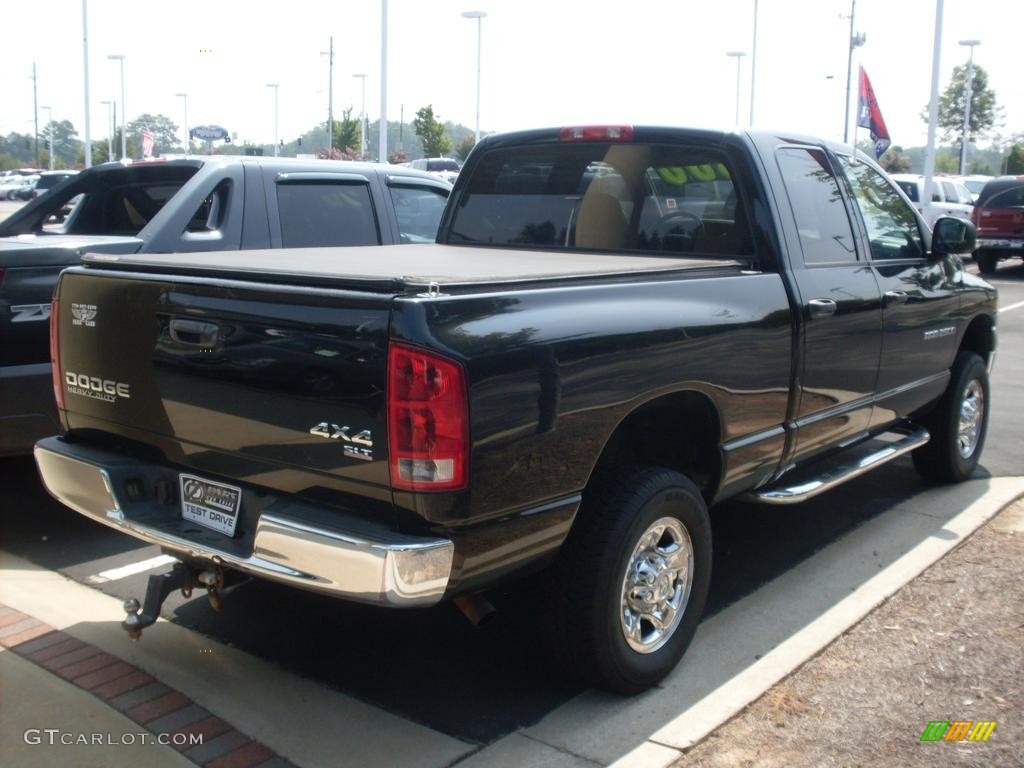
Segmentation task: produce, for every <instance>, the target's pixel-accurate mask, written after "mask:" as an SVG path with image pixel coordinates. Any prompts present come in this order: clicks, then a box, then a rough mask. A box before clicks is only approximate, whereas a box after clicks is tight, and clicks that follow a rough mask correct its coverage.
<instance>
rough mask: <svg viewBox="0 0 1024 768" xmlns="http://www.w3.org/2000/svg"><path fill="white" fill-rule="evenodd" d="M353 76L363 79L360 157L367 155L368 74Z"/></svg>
mask: <svg viewBox="0 0 1024 768" xmlns="http://www.w3.org/2000/svg"><path fill="white" fill-rule="evenodd" d="M352 77H358V78H359V79H360V80H362V81H363V102H362V106H361V107H360V108H359V155H360V157H365V156H366V75H365V74H358V75H352Z"/></svg>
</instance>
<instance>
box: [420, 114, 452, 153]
mask: <svg viewBox="0 0 1024 768" xmlns="http://www.w3.org/2000/svg"><path fill="white" fill-rule="evenodd" d="M412 129H413V131H414V132H415V133H416V135H417V136H419V137H420V141H422V142H423V153H424V154H425V155H426V156H427V157H440V156H442V155H445V154H447V153H448V152H450V151H451V149H452V143H451V141H450V140H449V138H448V136H447V135H445V129H444V125H443V124H442V123H441V122H440V121H439V120H438V119H437V118H436V117H435V116H434V107H433V105H432V104H428V105H427V106H425V107H423V108H421V109H419V110H417V111H416V117H415V119H414V120H413V121H412Z"/></svg>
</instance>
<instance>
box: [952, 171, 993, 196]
mask: <svg viewBox="0 0 1024 768" xmlns="http://www.w3.org/2000/svg"><path fill="white" fill-rule="evenodd" d="M956 180H957V181H959V182H960V183H961V184H963V185H964V186H965V187H967V189H968V191H970V193H971V198H972V199H973V200H974V202H978V195H980V194H981V190H982V189H983V188H984V187H985V184H986V183H988V182H989V181H992V177H991V176H984V175H982V174H980V173H976V174H974V175H972V176H957V177H956Z"/></svg>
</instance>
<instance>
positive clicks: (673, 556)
mask: <svg viewBox="0 0 1024 768" xmlns="http://www.w3.org/2000/svg"><path fill="white" fill-rule="evenodd" d="M555 577H556V578H555V584H554V585H553V587H554V589H553V590H552V592H551V593H550V606H549V617H548V625H549V630H550V631H549V640H550V643H549V645H550V646H551V650H552V651H553V653H554V656H555V659H556V662H557V663H558V665H559V668H560V669H563V670H567V671H569V672H570V673H571V674H573V675H574V676H576V677H578V678H581V679H583V680H585V681H587V682H589V683H590V684H592V685H595V686H597V687H600V688H604V689H606V690H610V691H613V692H615V693H622V694H634V693H639V692H640V691H643V690H645V689H647V688H649V687H651V686H652V685H654V684H656V683H657V682H659V681H660V680H661V679H662V678H664V677H665V676H666V675H667V674H668V673H669V672H671V671H672V669H673V668H674V667H675V666H676V664H677V663H678V661H679V659H680V658H681V657H682V655H683V653H684V651H685V650H686V648H687V647H688V646H689V644H690V641H691V640H692V639H693V635H694V633H695V632H696V631H697V625H698V623H699V622H700V617H701V613H702V612H703V610H704V602H705V599H706V598H707V593H708V586H709V584H710V581H711V523H710V520H709V518H708V512H707V507H706V506H705V504H704V500H703V498H702V497H701V495H700V491H698V490H697V487H696V486H695V485H694V484H693V483H692V482H691V481H690V480H689V479H688V478H686V477H685V476H683V475H681V474H679V473H678V472H674V471H672V470H668V469H661V468H645V469H633V470H624V471H620V472H614V473H609V475H608V476H606V477H603V478H600V479H599V480H597V481H595V482H594V483H592V485H591V487H589V488H588V489H587V491H586V492H585V493H584V500H583V506H582V507H581V509H580V513H579V515H578V516H577V519H576V521H575V523H574V524H573V530H572V532H571V533H570V535H569V538H568V539H567V540H566V543H565V547H564V549H563V552H562V553H561V556H560V558H559V562H558V563H557V564H556V566H555Z"/></svg>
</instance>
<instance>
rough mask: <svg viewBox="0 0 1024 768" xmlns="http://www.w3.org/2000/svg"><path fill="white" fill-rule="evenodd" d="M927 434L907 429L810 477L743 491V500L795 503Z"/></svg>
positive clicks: (921, 441) (906, 450)
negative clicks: (892, 439)
mask: <svg viewBox="0 0 1024 768" xmlns="http://www.w3.org/2000/svg"><path fill="white" fill-rule="evenodd" d="M930 438H931V435H929V434H928V430H926V429H918V430H915V431H914V432H911V433H909V434H908V435H906V436H905V437H904V438H903V439H901V440H898V441H897V442H894V443H891V444H890V445H887V446H886V447H885V448H882V449H880V450H878V451H875V452H874V453H871V454H868V455H867V456H864V457H863V458H861V459H859V460H857V461H855V462H853V463H852V464H845V465H840V466H838V467H836V468H834V469H832V470H831V471H829V472H825V473H823V474H821V475H819V476H818V477H816V478H814V479H813V480H808V481H807V482H804V483H799V484H797V485H791V486H783V487H776V488H769V489H766V490H763V491H754V492H751V493H749V494H745V495H744V497H743V498H744V500H745V501H754V502H760V503H761V504H796V503H798V502H801V501H807V500H808V499H813V498H814V497H815V496H818V495H820V494H822V493H825V491H829V490H831V489H833V488H835V487H836V486H837V485H841V484H843V483H845V482H846V481H847V480H853V478H855V477H860V476H861V475H863V474H864V473H866V472H869V471H871V470H872V469H876V468H877V467H879V466H881V465H882V464H887V463H888V462H890V461H892V460H893V459H898V458H899V457H900V456H903V455H904V454H906V453H909V452H910V451H912V450H914V449H915V448H920V447H921V446H922V445H924V444H925V443H927V442H928V440H929V439H930Z"/></svg>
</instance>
